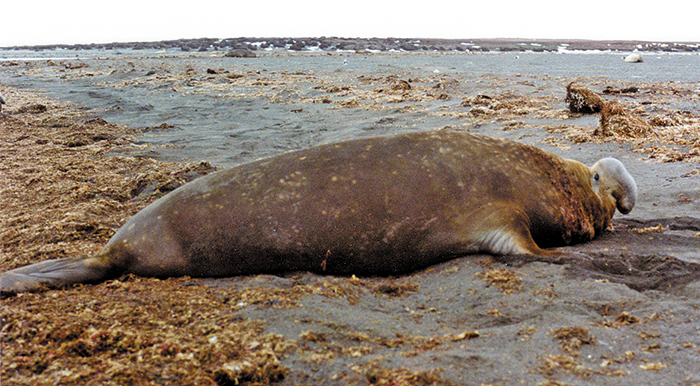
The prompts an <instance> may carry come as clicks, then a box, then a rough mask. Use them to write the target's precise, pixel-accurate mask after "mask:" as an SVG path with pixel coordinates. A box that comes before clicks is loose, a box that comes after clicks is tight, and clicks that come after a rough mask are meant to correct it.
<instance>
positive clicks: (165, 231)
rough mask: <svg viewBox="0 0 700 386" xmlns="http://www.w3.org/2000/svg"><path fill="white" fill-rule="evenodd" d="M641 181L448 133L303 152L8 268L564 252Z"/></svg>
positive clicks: (261, 266)
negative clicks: (79, 244)
mask: <svg viewBox="0 0 700 386" xmlns="http://www.w3.org/2000/svg"><path fill="white" fill-rule="evenodd" d="M635 199H636V185H635V182H634V180H633V179H632V177H631V176H630V175H629V173H627V171H626V170H625V167H624V166H623V165H622V164H621V163H620V162H619V161H617V160H615V159H612V158H605V159H603V160H600V161H599V162H597V163H596V164H595V165H593V166H592V167H590V168H589V167H588V166H586V165H584V164H582V163H580V162H577V161H573V160H566V159H562V158H560V157H558V156H556V155H554V154H551V153H548V152H545V151H543V150H540V149H537V148H535V147H532V146H528V145H523V144H519V143H517V142H511V141H506V140H501V139H496V138H491V137H486V136H482V135H476V134H469V133H466V132H458V131H448V130H438V131H430V132H413V133H406V134H398V135H392V136H384V137H374V138H364V139H356V140H350V141H346V142H340V143H333V144H327V145H322V146H318V147H313V148H310V149H306V150H299V151H293V152H289V153H286V154H282V155H279V156H275V157H272V158H267V159H261V160H257V161H254V162H251V163H247V164H242V165H238V166H236V167H233V168H231V169H228V170H223V171H219V172H215V173H212V174H210V175H207V176H204V177H201V178H199V179H197V180H194V181H192V182H190V183H188V184H186V185H184V186H182V187H180V188H178V189H176V190H174V191H172V192H170V193H169V194H167V195H165V196H164V197H162V198H160V199H159V200H158V201H156V202H154V203H152V204H151V205H149V206H148V207H146V208H144V209H143V210H142V211H140V212H139V213H137V214H136V215H135V216H134V217H133V218H131V219H130V220H129V221H128V222H127V223H126V224H125V225H124V226H122V227H121V228H120V229H119V231H118V232H117V233H116V234H115V235H114V236H113V237H112V238H111V239H110V241H109V242H108V243H107V245H106V246H105V247H104V248H103V249H102V251H101V252H99V253H98V254H97V255H96V256H94V257H80V258H70V259H58V260H49V261H45V262H40V263H37V264H32V265H28V266H25V267H22V268H18V269H14V270H11V271H8V272H5V273H4V274H2V276H1V277H0V290H1V291H2V292H5V293H8V292H9V293H12V292H20V291H27V290H32V289H36V288H39V287H41V286H43V285H50V286H59V285H65V284H69V283H77V282H96V281H100V280H104V279H107V278H113V277H118V276H120V275H122V274H125V273H133V274H136V275H140V276H157V277H170V276H183V275H189V276H193V277H222V276H234V275H247V274H259V273H280V272H289V271H301V270H304V271H313V272H319V273H330V274H358V275H359V274H362V275H382V274H394V273H401V272H410V271H414V270H417V269H419V268H423V267H426V266H428V265H431V264H435V263H438V262H442V261H445V260H448V259H451V258H454V257H457V256H460V255H464V254H469V253H478V252H485V253H493V254H533V255H552V254H557V253H558V252H556V251H547V250H543V249H541V248H540V246H543V247H551V246H560V245H567V244H571V243H576V242H582V241H587V240H590V239H592V238H593V237H595V236H596V235H597V234H598V233H600V232H601V231H602V230H603V229H605V228H606V227H607V226H608V225H609V223H610V219H611V218H612V217H613V214H614V213H615V208H617V209H618V210H619V211H620V212H622V213H628V212H629V211H630V210H632V208H633V207H634V204H635Z"/></svg>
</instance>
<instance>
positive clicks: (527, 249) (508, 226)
mask: <svg viewBox="0 0 700 386" xmlns="http://www.w3.org/2000/svg"><path fill="white" fill-rule="evenodd" d="M455 226H456V227H458V228H459V231H458V234H459V233H461V234H462V235H465V241H466V242H467V243H468V244H470V245H473V246H476V248H477V249H478V250H479V251H481V252H488V253H493V254H496V255H509V254H515V255H537V256H559V255H561V252H557V251H547V250H544V249H542V248H540V247H539V246H538V245H537V243H535V240H533V239H532V234H531V233H530V220H529V218H528V217H527V215H526V214H525V213H524V212H523V211H522V210H520V209H518V208H517V207H516V206H515V205H509V204H490V205H488V206H486V207H485V208H481V209H480V210H478V211H476V212H472V213H470V214H469V215H468V216H460V218H458V219H457V221H456V222H455Z"/></svg>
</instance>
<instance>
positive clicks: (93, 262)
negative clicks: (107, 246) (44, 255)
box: [0, 257, 109, 293]
mask: <svg viewBox="0 0 700 386" xmlns="http://www.w3.org/2000/svg"><path fill="white" fill-rule="evenodd" d="M108 271H109V267H107V266H105V265H104V264H100V261H99V259H98V258H94V257H91V258H74V259H55V260H47V261H42V262H40V263H36V264H31V265H28V266H25V267H21V268H17V269H13V270H11V271H7V272H4V273H2V274H1V275H0V293H18V292H27V291H35V290H38V289H41V288H43V287H61V286H64V285H68V284H75V283H89V282H96V281H100V280H104V279H106V277H107V275H108Z"/></svg>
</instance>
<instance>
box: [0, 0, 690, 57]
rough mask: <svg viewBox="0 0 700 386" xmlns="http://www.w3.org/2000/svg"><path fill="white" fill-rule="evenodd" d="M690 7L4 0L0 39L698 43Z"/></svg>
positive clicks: (672, 2) (13, 42) (678, 0)
mask: <svg viewBox="0 0 700 386" xmlns="http://www.w3.org/2000/svg"><path fill="white" fill-rule="evenodd" d="M643 4H646V5H643ZM698 15H700V1H695V0H690V1H689V0H664V1H653V2H641V1H634V2H633V1H627V0H624V1H619V0H585V1H566V0H556V1H555V0H546V1H545V0H531V1H524V0H518V1H503V0H481V1H469V0H452V1H444V0H432V1H431V0H421V1H411V0H402V1H381V0H372V1H370V0H345V1H332V0H324V1H313V0H286V1H278V0H247V1H213V0H190V1H186V2H185V1H178V0H169V1H149V0H138V1H136V0H120V1H109V2H105V1H95V0H61V1H57V0H51V1H47V0H35V1H32V0H27V1H23V0H8V1H3V2H2V4H0V47H8V46H19V45H44V44H82V43H111V42H134V41H159V40H175V39H181V38H203V37H208V38H233V37H321V36H336V37H360V38H371V37H380V38H387V37H398V38H452V39H470V38H472V39H474V38H522V39H588V40H646V41H681V42H700V28H698V22H697V21H698Z"/></svg>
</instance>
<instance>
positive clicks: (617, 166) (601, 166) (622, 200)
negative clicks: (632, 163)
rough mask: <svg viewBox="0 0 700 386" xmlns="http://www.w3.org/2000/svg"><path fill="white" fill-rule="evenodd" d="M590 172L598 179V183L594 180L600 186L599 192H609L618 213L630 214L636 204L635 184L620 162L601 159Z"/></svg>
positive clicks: (611, 159)
mask: <svg viewBox="0 0 700 386" xmlns="http://www.w3.org/2000/svg"><path fill="white" fill-rule="evenodd" d="M591 171H592V172H593V174H594V175H597V176H598V177H599V181H598V180H596V181H597V182H598V183H599V184H600V186H599V192H601V193H603V192H609V193H608V194H610V195H611V196H612V197H611V198H612V199H613V200H614V201H615V206H616V207H617V210H619V211H620V213H622V214H627V213H629V212H631V211H632V208H634V205H635V203H636V202H637V183H636V182H634V178H632V175H630V174H629V172H628V171H627V169H625V166H624V165H623V164H622V162H620V161H618V160H616V159H615V158H603V159H601V160H600V161H598V162H596V163H595V165H593V167H592V168H591Z"/></svg>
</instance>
